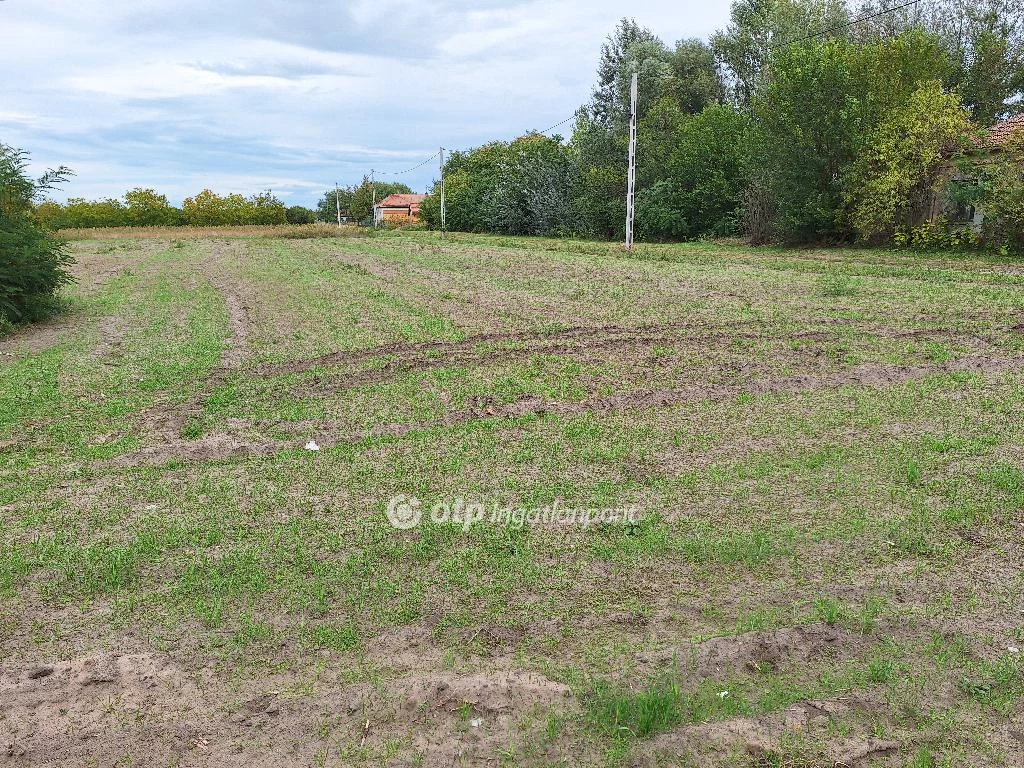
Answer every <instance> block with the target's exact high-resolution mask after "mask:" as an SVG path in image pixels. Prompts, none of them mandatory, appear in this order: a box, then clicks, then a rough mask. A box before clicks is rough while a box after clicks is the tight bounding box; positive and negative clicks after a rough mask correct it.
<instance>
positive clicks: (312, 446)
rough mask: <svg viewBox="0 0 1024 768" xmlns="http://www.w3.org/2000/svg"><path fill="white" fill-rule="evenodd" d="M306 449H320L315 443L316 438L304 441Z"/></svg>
mask: <svg viewBox="0 0 1024 768" xmlns="http://www.w3.org/2000/svg"><path fill="white" fill-rule="evenodd" d="M306 450H307V451H319V450H320V446H319V445H317V444H316V440H310V441H309V442H308V443H306Z"/></svg>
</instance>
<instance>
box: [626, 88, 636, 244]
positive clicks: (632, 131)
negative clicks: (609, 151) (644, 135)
mask: <svg viewBox="0 0 1024 768" xmlns="http://www.w3.org/2000/svg"><path fill="white" fill-rule="evenodd" d="M637 80H638V76H637V73H636V72H634V73H633V82H632V83H631V84H630V87H629V176H628V179H629V181H628V187H627V189H626V250H627V251H632V250H633V214H634V212H635V211H634V206H633V192H634V189H635V187H636V97H637V89H638V85H637Z"/></svg>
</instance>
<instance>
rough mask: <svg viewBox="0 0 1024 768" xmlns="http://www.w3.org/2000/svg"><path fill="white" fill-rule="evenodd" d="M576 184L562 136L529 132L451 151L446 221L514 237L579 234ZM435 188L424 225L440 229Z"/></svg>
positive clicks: (447, 169) (569, 152) (471, 229)
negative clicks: (475, 146) (512, 139)
mask: <svg viewBox="0 0 1024 768" xmlns="http://www.w3.org/2000/svg"><path fill="white" fill-rule="evenodd" d="M577 185H578V180H577V165H576V162H575V156H574V153H573V152H572V150H571V149H570V148H569V147H567V146H566V145H564V144H563V143H562V141H561V138H560V137H558V136H555V137H548V136H544V135H543V134H539V133H529V134H526V135H525V136H521V137H519V138H518V139H516V140H515V141H512V142H510V143H506V142H500V141H497V142H492V143H490V144H486V145H484V146H482V147H479V148H477V149H474V150H471V151H469V152H453V153H452V154H451V155H450V156H449V157H448V159H447V160H446V162H445V220H446V225H447V227H448V228H449V229H452V230H457V231H466V232H500V233H503V234H512V235H561V234H569V233H571V232H576V231H578V227H579V220H578V217H577V216H576V215H575V211H574V200H575V196H576V190H577ZM437 192H438V188H437V185H435V186H434V189H433V190H432V191H431V194H430V195H429V196H428V197H427V199H426V200H425V201H424V202H423V205H422V206H421V208H420V212H421V215H422V217H423V220H424V222H425V223H426V224H427V225H428V226H430V227H433V228H437V227H439V226H440V199H439V195H438V194H437Z"/></svg>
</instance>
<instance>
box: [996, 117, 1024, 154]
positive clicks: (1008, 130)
mask: <svg viewBox="0 0 1024 768" xmlns="http://www.w3.org/2000/svg"><path fill="white" fill-rule="evenodd" d="M1018 131H1024V115H1017V116H1016V117H1011V118H1010V119H1009V120H1003V122H1001V123H996V124H995V125H993V126H992V127H991V128H989V131H988V141H989V144H991V145H992V146H993V147H1005V146H1006V144H1007V142H1008V141H1009V140H1010V136H1011V135H1012V134H1014V133H1016V132H1018Z"/></svg>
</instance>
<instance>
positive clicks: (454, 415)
mask: <svg viewBox="0 0 1024 768" xmlns="http://www.w3.org/2000/svg"><path fill="white" fill-rule="evenodd" d="M1021 370H1024V357H1015V358H1008V359H1000V358H993V357H988V356H984V355H974V356H969V357H964V358H961V359H959V360H953V361H950V362H946V363H933V364H922V365H911V366H900V365H885V364H881V363H866V364H863V365H858V366H855V367H854V368H850V369H847V370H845V371H840V372H838V373H835V374H831V375H824V376H812V375H795V376H786V377H767V378H758V379H751V380H750V381H749V382H748V383H747V384H746V385H744V386H740V385H735V384H733V385H702V384H693V385H690V386H687V387H682V388H678V389H656V390H643V391H639V392H631V393H628V394H622V395H611V396H607V397H597V398H590V399H587V400H582V401H577V402H560V401H552V400H545V399H543V398H540V397H535V396H526V397H522V398H520V399H519V400H516V401H514V402H511V403H505V404H496V403H493V402H489V401H488V400H487V399H486V398H484V399H483V400H481V401H478V402H477V403H476V404H475V406H474V407H472V408H468V409H463V410H458V411H452V412H450V413H448V414H447V415H445V416H444V417H443V418H441V419H437V420H433V421H421V422H406V423H393V424H380V425H377V426H375V427H373V428H371V429H369V430H364V431H362V432H355V433H344V434H338V433H334V432H332V431H331V430H330V429H329V428H324V429H322V430H314V432H315V434H314V436H315V439H316V441H317V443H318V444H319V445H320V446H321V447H322V448H330V447H332V446H335V445H343V444H350V445H351V444H356V443H359V442H361V441H363V440H366V439H372V438H379V437H402V436H404V435H406V434H409V433H411V432H418V431H423V430H427V429H432V428H437V427H455V426H460V425H463V424H467V423H469V422H472V421H483V420H502V419H503V420H509V419H515V418H522V417H525V416H544V415H548V414H552V415H556V416H566V417H571V416H576V415H580V414H584V413H598V414H604V413H614V412H618V411H624V410H637V409H645V408H672V407H677V406H681V405H688V404H693V403H698V402H704V401H708V400H711V401H718V400H724V399H732V398H735V397H737V396H738V395H740V394H751V395H796V394H804V393H811V392H818V391H822V390H827V389H841V388H843V387H868V388H872V389H885V388H888V387H893V386H898V385H901V384H907V383H909V382H912V381H920V380H922V379H925V378H927V377H929V376H935V375H941V374H951V373H975V374H979V375H982V376H992V375H997V374H1001V373H1009V372H1015V371H1021ZM298 448H299V446H298V445H297V444H293V443H289V442H283V441H267V442H263V441H252V440H244V439H241V438H237V437H233V436H231V435H227V434H223V433H221V434H217V435H211V436H209V437H207V438H204V439H202V440H197V441H183V440H180V439H179V440H172V441H169V442H168V443H166V444H165V445H161V446H157V447H155V448H149V449H144V450H142V451H138V452H136V453H134V454H128V455H126V456H123V457H120V458H119V459H116V460H113V461H112V462H100V463H101V464H111V463H113V464H115V465H119V466H139V465H152V464H161V463H165V462H167V461H171V460H176V459H178V460H185V461H188V460H197V461H213V460H224V459H231V458H241V457H250V456H272V455H274V454H276V453H278V452H282V451H289V450H297V449H298Z"/></svg>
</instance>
